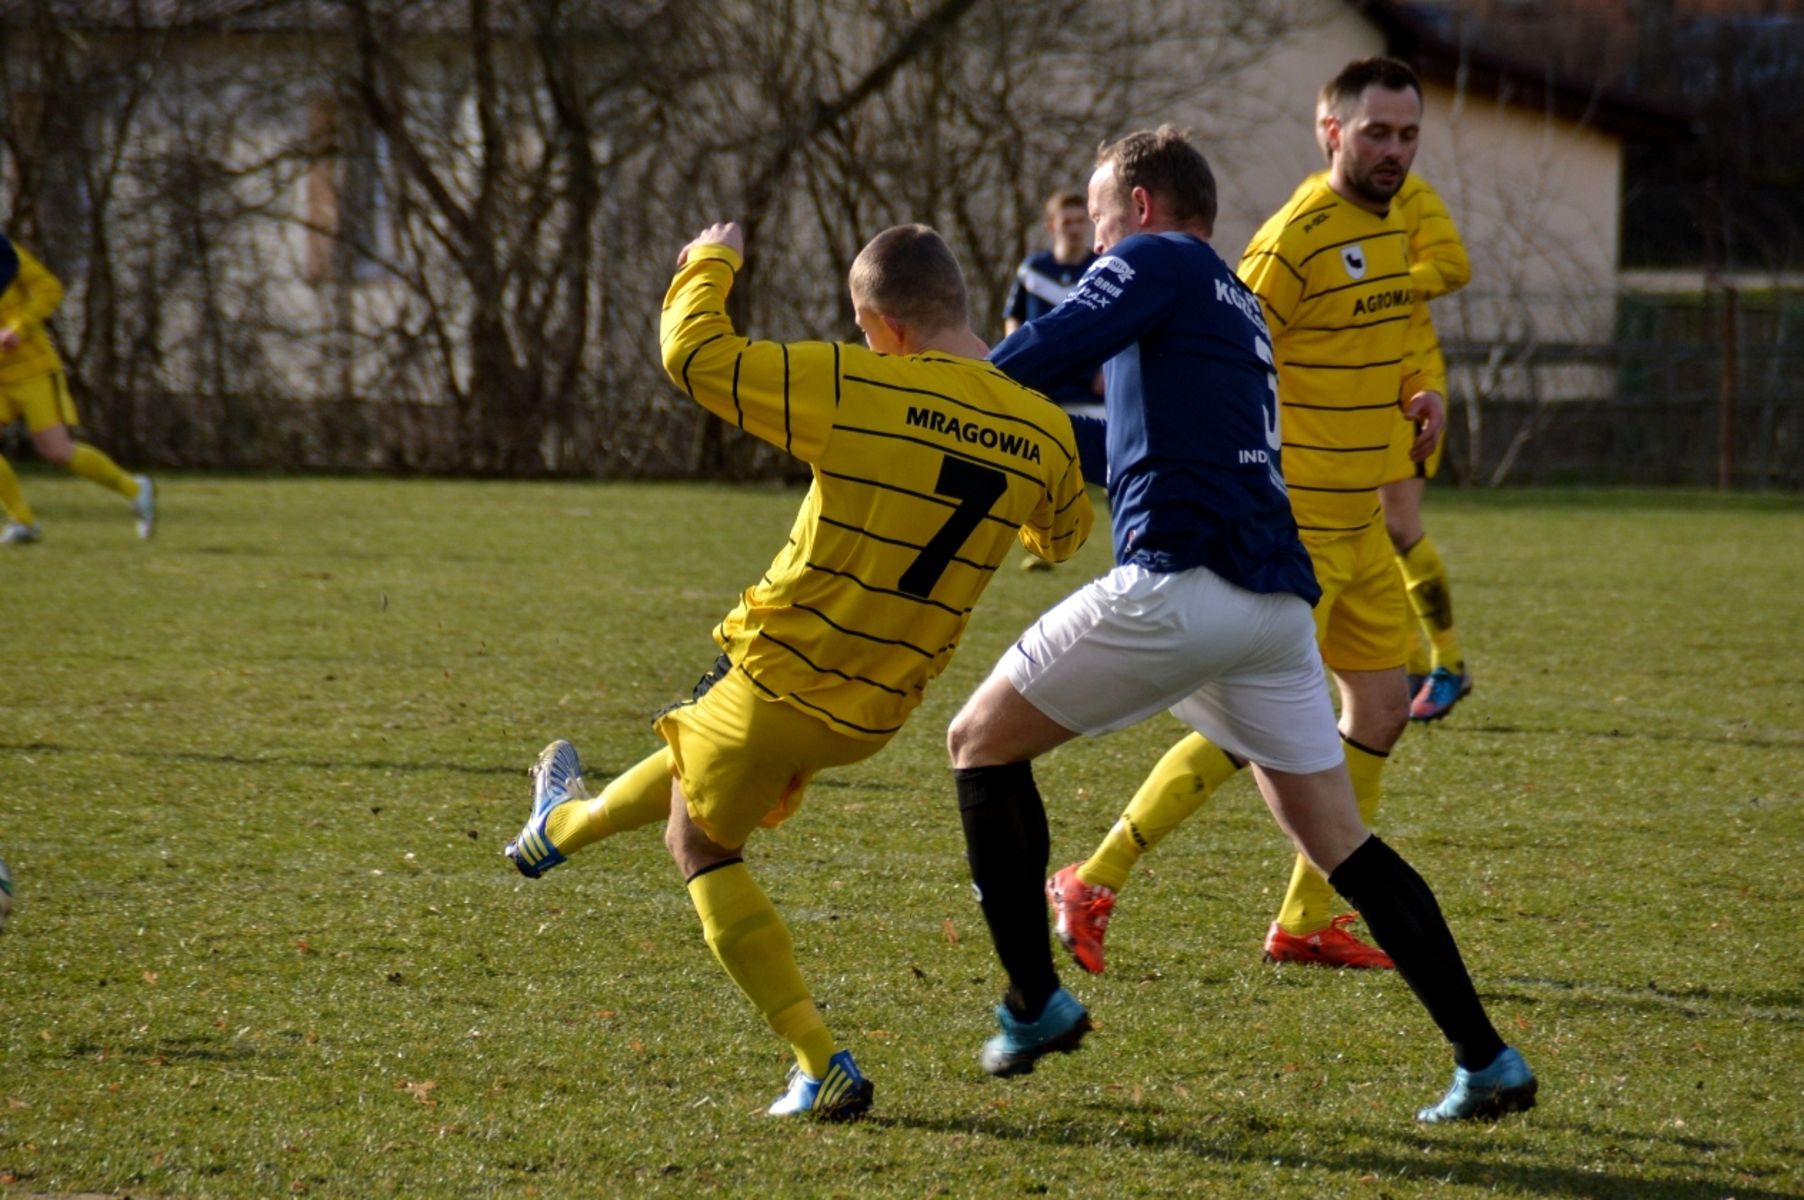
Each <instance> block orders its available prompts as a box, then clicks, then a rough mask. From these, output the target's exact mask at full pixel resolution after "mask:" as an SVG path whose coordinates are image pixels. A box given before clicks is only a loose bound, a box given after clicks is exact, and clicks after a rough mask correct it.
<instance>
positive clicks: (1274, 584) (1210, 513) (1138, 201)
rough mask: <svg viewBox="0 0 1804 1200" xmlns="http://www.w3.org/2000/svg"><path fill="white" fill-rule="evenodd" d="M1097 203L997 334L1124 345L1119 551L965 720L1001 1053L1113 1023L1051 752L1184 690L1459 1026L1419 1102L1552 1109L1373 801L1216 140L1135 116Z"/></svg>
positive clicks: (1071, 346) (1054, 370) (1102, 163)
mask: <svg viewBox="0 0 1804 1200" xmlns="http://www.w3.org/2000/svg"><path fill="white" fill-rule="evenodd" d="M1089 208H1090V215H1091V218H1092V220H1093V221H1094V222H1095V224H1096V245H1097V251H1098V253H1099V254H1100V255H1101V257H1099V258H1098V259H1097V261H1096V262H1095V263H1094V264H1093V265H1092V266H1091V268H1090V271H1089V273H1088V274H1086V275H1085V277H1084V279H1083V281H1082V282H1081V283H1080V284H1079V285H1078V287H1077V289H1076V290H1075V291H1074V292H1073V293H1072V295H1071V296H1070V297H1069V298H1068V299H1067V300H1066V302H1065V303H1064V304H1062V305H1061V306H1060V307H1059V308H1058V309H1057V310H1056V311H1054V312H1052V313H1049V314H1047V315H1046V316H1045V317H1043V318H1041V319H1040V320H1039V321H1037V322H1034V323H1032V324H1030V325H1028V326H1026V327H1024V328H1023V329H1022V330H1020V331H1019V332H1017V333H1016V334H1014V335H1013V336H1011V337H1009V338H1008V339H1006V340H1004V342H1003V343H1002V344H1001V345H1000V346H998V347H996V348H995V349H994V350H993V351H991V354H990V359H991V361H992V362H993V363H995V364H996V365H997V366H999V367H1001V368H1002V369H1003V370H1004V371H1007V372H1008V373H1009V374H1011V375H1013V376H1014V377H1016V378H1017V379H1019V380H1021V382H1023V383H1025V384H1027V385H1028V386H1030V387H1043V386H1045V384H1046V382H1047V381H1049V380H1052V379H1056V378H1058V377H1059V376H1060V374H1061V373H1062V372H1064V371H1067V370H1069V369H1070V368H1071V367H1072V366H1073V365H1074V364H1078V363H1083V362H1096V361H1106V366H1105V367H1104V374H1105V377H1106V381H1107V388H1106V404H1107V422H1106V427H1105V425H1104V423H1103V422H1099V421H1094V420H1079V421H1076V422H1074V424H1075V425H1077V426H1078V428H1077V433H1078V436H1079V444H1080V452H1081V453H1082V455H1083V465H1084V468H1085V475H1086V477H1089V478H1103V479H1105V480H1106V487H1107V490H1108V494H1109V504H1110V509H1111V516H1112V527H1113V535H1114V547H1115V559H1116V566H1115V568H1114V569H1113V570H1112V571H1110V572H1109V573H1108V574H1106V575H1104V576H1103V577H1102V578H1100V579H1097V580H1094V581H1092V582H1091V583H1089V584H1087V585H1085V586H1084V587H1083V588H1080V589H1079V590H1078V591H1077V592H1075V593H1073V594H1072V595H1071V596H1069V597H1067V598H1066V599H1065V600H1064V601H1063V602H1061V603H1060V604H1058V605H1057V606H1055V607H1054V608H1053V609H1052V610H1050V611H1049V612H1047V613H1046V614H1045V615H1044V616H1042V617H1041V618H1040V620H1039V621H1038V622H1036V623H1035V625H1034V626H1033V627H1032V628H1031V629H1029V630H1028V631H1027V632H1026V633H1024V634H1023V635H1022V636H1021V638H1020V639H1019V640H1018V641H1017V642H1016V643H1015V645H1014V646H1013V647H1011V648H1010V649H1009V650H1008V651H1007V652H1006V653H1005V654H1004V655H1003V657H1002V660H1001V661H1000V662H999V663H998V664H997V666H996V668H995V670H994V671H993V672H992V674H991V675H990V677H989V678H988V679H987V680H986V681H985V682H984V683H983V684H982V685H981V686H979V688H978V689H977V691H976V692H975V693H973V695H972V696H971V698H970V699H969V700H968V701H967V702H966V704H965V706H964V708H963V710H962V711H961V712H960V713H959V714H958V716H957V717H956V718H954V720H953V722H952V727H951V729H950V730H949V731H948V735H947V746H948V749H949V751H950V753H951V756H952V765H953V773H954V777H955V779H956V783H957V790H958V802H959V811H960V815H961V818H962V820H963V823H964V832H965V847H966V857H967V860H968V862H969V865H970V869H971V877H972V882H973V883H974V884H975V886H976V889H977V893H978V897H979V902H980V904H981V906H982V909H983V914H984V918H985V921H986V923H987V924H988V926H989V929H990V936H991V940H992V942H993V943H994V944H995V947H996V952H997V955H998V957H999V958H1000V959H1001V961H1002V964H1003V967H1004V969H1005V970H1006V971H1007V973H1008V976H1009V989H1008V992H1007V994H1006V996H1005V997H1004V1000H1003V1003H1002V1004H1000V1005H998V1006H997V1009H996V1017H997V1021H998V1024H999V1025H1000V1026H1001V1031H1000V1032H999V1033H998V1034H997V1035H996V1036H994V1037H992V1038H991V1039H990V1040H989V1041H987V1042H986V1043H985V1044H984V1047H983V1053H982V1063H983V1067H984V1069H985V1070H986V1071H989V1072H990V1073H991V1074H994V1075H1014V1074H1020V1073H1024V1072H1027V1071H1031V1070H1033V1068H1034V1064H1035V1062H1036V1061H1037V1060H1038V1059H1039V1058H1040V1057H1041V1056H1043V1055H1045V1054H1047V1053H1049V1052H1052V1051H1067V1050H1072V1049H1075V1048H1076V1047H1077V1046H1078V1044H1079V1043H1080V1042H1081V1041H1082V1039H1083V1037H1084V1034H1085V1033H1086V1032H1087V1031H1088V1030H1089V1028H1090V1022H1089V1015H1088V1013H1087V1012H1086V1011H1085V1009H1084V1006H1083V1005H1082V1004H1081V1003H1079V1002H1078V1000H1077V999H1076V997H1074V996H1073V995H1072V994H1071V993H1070V992H1069V991H1067V990H1066V989H1065V988H1063V987H1061V986H1060V984H1059V979H1058V974H1057V971H1056V970H1055V969H1054V967H1053V961H1052V951H1051V947H1050V944H1049V938H1048V931H1047V921H1046V908H1045V902H1044V900H1043V899H1042V892H1041V881H1042V880H1043V879H1044V877H1045V874H1046V866H1047V863H1048V860H1049V854H1050V834H1049V832H1048V829H1047V824H1046V811H1045V807H1044V805H1043V804H1042V802H1041V799H1040V795H1039V792H1038V790H1037V788H1036V787H1035V784H1034V778H1033V766H1032V763H1033V760H1034V759H1035V758H1036V757H1038V756H1039V755H1041V754H1043V753H1045V752H1046V751H1048V750H1051V749H1053V748H1054V747H1056V746H1059V745H1062V744H1063V743H1065V742H1067V741H1069V740H1071V739H1072V738H1074V737H1077V736H1079V735H1080V734H1081V735H1086V736H1096V735H1100V734H1103V733H1108V732H1111V731H1113V730H1116V729H1121V728H1125V727H1126V726H1129V725H1132V724H1135V723H1137V722H1139V721H1141V720H1144V719H1145V718H1147V717H1150V716H1152V715H1153V714H1155V713H1157V712H1160V711H1161V710H1169V711H1170V712H1171V713H1172V714H1173V715H1175V716H1177V717H1178V718H1179V719H1180V720H1182V721H1184V722H1185V723H1186V724H1188V725H1190V726H1191V728H1193V729H1195V730H1197V731H1198V732H1200V733H1202V734H1204V735H1205V736H1206V737H1208V738H1210V739H1211V740H1212V741H1214V742H1215V744H1216V745H1218V746H1221V747H1222V748H1223V749H1225V750H1226V751H1227V752H1228V753H1230V754H1233V755H1235V756H1236V757H1238V758H1240V759H1243V760H1245V761H1246V762H1248V763H1250V764H1251V766H1252V769H1253V774H1254V777H1255V779H1256V780H1257V782H1258V784H1259V789H1260V792H1261V793H1262V794H1263V795H1264V797H1265V800H1266V804H1267V806H1268V807H1269V808H1270V810H1271V812H1272V816H1273V817H1274V818H1275V819H1276V820H1277V822H1278V825H1279V827H1280V828H1282V829H1283V830H1284V832H1285V833H1286V834H1287V835H1288V836H1289V837H1290V838H1291V840H1292V841H1293V842H1294V843H1295V844H1296V846H1297V849H1298V850H1299V851H1300V852H1301V853H1302V854H1304V855H1305V856H1307V857H1308V859H1309V861H1310V862H1311V863H1313V864H1314V865H1315V866H1316V867H1317V868H1318V869H1319V870H1321V871H1322V873H1323V874H1324V875H1326V876H1327V877H1328V879H1329V881H1330V882H1331V883H1332V884H1333V886H1334V887H1335V888H1336V890H1338V891H1339V892H1340V893H1341V894H1342V895H1344V896H1346V897H1347V898H1348V899H1349V900H1351V901H1353V903H1354V904H1355V905H1357V906H1358V908H1359V910H1360V912H1361V913H1362V914H1364V916H1365V918H1366V921H1367V923H1368V925H1369V926H1370V927H1371V929H1372V932H1373V933H1374V935H1375V936H1376V937H1377V939H1378V941H1379V943H1380V944H1381V945H1382V946H1384V948H1385V949H1386V950H1387V951H1389V952H1390V954H1391V956H1392V958H1393V959H1394V960H1395V961H1396V965H1397V969H1398V971H1399V972H1400V973H1401V974H1402V975H1403V977H1404V979H1405V980H1407V981H1408V983H1409V985H1410V986H1411V988H1412V989H1414V991H1415V992H1416V995H1417V996H1418V997H1419V998H1420V999H1421V1001H1422V1003H1423V1005H1424V1006H1425V1007H1426V1008H1427V1009H1428V1012H1429V1015H1430V1016H1431V1017H1432V1018H1433V1019H1434V1021H1435V1023H1436V1024H1437V1025H1438V1026H1439V1027H1440V1029H1441V1031H1442V1032H1443V1033H1444V1034H1445V1035H1446V1037H1447V1039H1448V1040H1449V1041H1450V1042H1451V1043H1452V1045H1453V1052H1454V1058H1455V1064H1456V1065H1455V1070H1454V1081H1453V1085H1452V1087H1451V1088H1450V1089H1449V1090H1448V1092H1447V1093H1446V1095H1445V1096H1444V1097H1443V1098H1442V1099H1441V1100H1440V1101H1439V1102H1437V1103H1436V1104H1434V1105H1431V1106H1429V1107H1426V1108H1424V1109H1422V1110H1421V1111H1420V1112H1419V1113H1418V1114H1417V1116H1418V1118H1419V1119H1421V1120H1423V1121H1429V1122H1435V1121H1444V1120H1454V1119H1464V1118H1471V1117H1477V1116H1485V1115H1495V1114H1498V1113H1502V1112H1509V1111H1515V1110H1519V1109H1525V1108H1528V1107H1530V1106H1532V1105H1533V1103H1534V1094H1535V1089H1536V1081H1535V1077H1534V1075H1533V1073H1532V1072H1530V1070H1529V1069H1528V1066H1527V1064H1526V1063H1525V1062H1524V1061H1523V1060H1522V1057H1521V1055H1520V1054H1518V1053H1517V1052H1516V1051H1515V1050H1514V1049H1511V1048H1510V1047H1508V1046H1506V1045H1504V1043H1503V1041H1502V1039H1501V1038H1499V1037H1498V1035H1497V1031H1496V1029H1495V1028H1494V1027H1493V1026H1492V1024H1491V1022H1490V1019H1489V1018H1488V1017H1487V1016H1486V1015H1485V1011H1484V1006H1483V1005H1482V1004H1481V1003H1480V1001H1479V999H1478V994H1477V992H1476V990H1475V989H1474V988H1473V986H1472V981H1471V978H1470V976H1469V975H1468V974H1467V972H1466V968H1465V965H1464V963H1463V962H1462V961H1461V959H1460V954H1459V948H1458V946H1457V945H1456V944H1455V943H1454V940H1453V935H1452V934H1451V933H1450V932H1449V930H1448V929H1447V923H1446V921H1445V920H1444V919H1443V917H1442V916H1441V912H1440V908H1439V906H1438V905H1437V903H1436V902H1435V898H1434V894H1433V893H1432V892H1431V891H1430V890H1429V888H1428V885H1427V884H1426V883H1424V882H1423V881H1422V878H1421V876H1419V875H1417V874H1416V872H1415V871H1414V870H1413V869H1412V868H1411V867H1410V866H1409V864H1408V863H1406V862H1404V860H1403V859H1402V858H1401V857H1400V856H1399V855H1398V854H1397V853H1396V852H1395V851H1394V850H1392V849H1391V848H1390V847H1389V846H1387V845H1385V843H1384V842H1382V841H1381V840H1379V839H1378V838H1377V837H1375V836H1373V835H1372V833H1371V832H1370V830H1368V829H1367V828H1366V827H1365V824H1364V822H1363V821H1362V820H1361V819H1360V815H1359V809H1358V806H1357V804H1356V802H1355V800H1354V795H1353V787H1352V783H1351V781H1350V779H1349V776H1348V773H1347V767H1346V761H1345V756H1344V754H1343V752H1342V749H1341V745H1340V737H1339V733H1338V730H1337V729H1336V728H1335V719H1334V712H1333V707H1332V705H1331V704H1330V702H1329V698H1328V692H1327V689H1326V687H1325V686H1324V682H1323V670H1322V660H1321V654H1320V652H1319V650H1318V649H1317V647H1316V636H1315V624H1314V620H1313V617H1312V615H1311V611H1310V610H1311V605H1312V604H1313V603H1314V601H1315V600H1316V598H1317V596H1318V595H1319V594H1320V593H1319V589H1318V587H1317V585H1316V581H1315V575H1314V572H1313V569H1312V568H1311V565H1310V560H1309V557H1308V554H1307V552H1306V551H1305V550H1304V548H1303V545H1302V542H1301V540H1300V539H1299V537H1298V533H1297V526H1296V522H1295V519H1294V518H1293V517H1292V516H1291V510H1290V502H1289V496H1288V493H1287V490H1286V488H1285V483H1284V478H1283V475H1282V471H1281V463H1280V455H1279V448H1280V446H1281V444H1282V441H1281V438H1280V434H1279V427H1278V421H1279V418H1278V379H1277V375H1276V373H1275V370H1274V367H1273V360H1272V351H1271V339H1270V335H1269V333H1268V331H1267V329H1266V325H1265V321H1264V317H1263V314H1262V312H1261V310H1260V305H1259V302H1258V299H1257V298H1256V297H1255V296H1254V295H1253V293H1252V292H1250V291H1249V290H1248V289H1247V288H1246V287H1245V286H1244V285H1243V284H1242V283H1241V282H1240V281H1239V279H1238V278H1236V277H1235V275H1234V273H1233V272H1232V271H1230V270H1229V269H1228V267H1227V266H1226V265H1225V264H1224V263H1223V262H1222V261H1221V259H1220V257H1219V256H1217V255H1216V253H1215V251H1214V250H1213V249H1212V248H1211V247H1210V246H1209V243H1208V239H1209V236H1210V234H1211V233H1212V231H1213V226H1214V221H1215V181H1214V177H1213V175H1212V174H1211V173H1210V170H1209V166H1208V163H1207V162H1206V161H1205V160H1204V159H1203V156H1202V155H1201V154H1200V153H1198V151H1197V150H1196V149H1195V148H1194V147H1193V146H1191V145H1190V144H1189V142H1188V141H1186V140H1185V138H1184V136H1183V134H1181V133H1180V132H1178V131H1177V130H1175V129H1172V128H1171V127H1169V126H1165V127H1162V128H1160V129H1159V130H1157V131H1153V132H1141V133H1135V134H1130V135H1129V136H1127V137H1125V138H1123V139H1121V140H1120V141H1117V142H1114V143H1111V144H1108V145H1105V146H1104V147H1103V148H1102V149H1101V150H1100V151H1099V152H1098V155H1097V163H1096V169H1095V172H1094V173H1093V174H1092V176H1091V179H1090V190H1089ZM1436 432H1438V431H1436V430H1425V431H1424V434H1423V436H1424V437H1425V438H1427V439H1429V440H1430V441H1431V440H1432V437H1433V435H1434V433H1436ZM1099 459H1100V463H1099Z"/></svg>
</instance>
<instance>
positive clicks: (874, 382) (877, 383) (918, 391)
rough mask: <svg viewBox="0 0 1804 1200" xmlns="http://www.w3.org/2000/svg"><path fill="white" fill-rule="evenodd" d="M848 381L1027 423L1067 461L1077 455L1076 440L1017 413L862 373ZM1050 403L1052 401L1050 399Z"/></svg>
mask: <svg viewBox="0 0 1804 1200" xmlns="http://www.w3.org/2000/svg"><path fill="white" fill-rule="evenodd" d="M941 361H944V360H941ZM995 373H996V374H997V375H998V376H1000V377H1001V378H1003V379H1008V376H1007V375H1004V374H1002V372H1000V371H997V372H995ZM846 382H847V383H863V384H868V385H869V386H871V387H874V388H882V389H883V390H884V391H888V392H902V393H904V394H906V395H910V396H931V397H933V398H934V399H935V400H944V401H945V402H946V403H947V404H952V405H956V406H958V407H959V408H962V409H965V410H966V411H967V412H974V413H976V414H978V415H979V416H983V417H991V418H993V419H995V420H998V421H1012V422H1014V423H1015V424H1017V425H1025V426H1027V427H1028V428H1029V429H1031V430H1033V431H1034V432H1035V433H1037V434H1039V435H1040V436H1042V437H1044V438H1045V439H1046V440H1047V441H1049V442H1051V443H1052V444H1053V445H1054V446H1057V447H1058V448H1059V449H1060V450H1061V451H1062V452H1063V453H1064V455H1065V459H1066V461H1070V460H1072V459H1075V458H1076V457H1077V445H1076V443H1075V442H1073V444H1072V445H1070V446H1066V445H1065V444H1064V443H1063V442H1061V441H1059V439H1058V438H1057V437H1055V436H1054V435H1053V433H1052V431H1051V430H1049V429H1045V428H1042V427H1041V426H1039V425H1037V424H1035V423H1034V422H1033V421H1030V420H1028V419H1027V418H1026V417H1018V416H1016V415H1015V414H1013V413H1008V412H996V411H994V410H992V409H988V408H979V407H978V406H977V405H975V404H970V403H967V402H966V401H963V400H960V399H958V398H957V397H956V396H948V395H946V394H945V393H944V392H935V391H930V390H928V389H927V388H912V387H903V386H902V385H901V384H899V383H885V382H884V381H883V380H881V379H866V378H865V377H864V376H862V375H848V376H846ZM1009 382H1010V383H1014V384H1015V386H1016V387H1021V385H1020V384H1018V383H1015V381H1014V380H1012V379H1009ZM1021 390H1022V391H1027V389H1026V388H1021ZM1032 394H1033V395H1038V394H1039V393H1037V392H1035V393H1032ZM1049 403H1050V401H1049ZM936 446H937V443H936Z"/></svg>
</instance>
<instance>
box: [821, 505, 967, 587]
mask: <svg viewBox="0 0 1804 1200" xmlns="http://www.w3.org/2000/svg"><path fill="white" fill-rule="evenodd" d="M947 507H948V508H956V507H957V505H948V506H947ZM819 520H820V523H821V524H822V525H831V526H833V527H834V528H835V529H843V530H845V531H846V532H847V533H854V534H857V535H858V536H859V537H861V538H868V539H870V540H871V541H873V542H882V543H883V544H884V545H886V546H902V547H905V548H906V549H909V550H923V549H925V548H926V546H925V544H924V543H922V542H909V541H904V540H903V539H901V538H891V537H884V536H883V535H882V534H880V533H872V532H871V531H870V530H868V529H865V528H863V527H861V526H858V525H850V524H847V523H846V522H845V521H835V520H834V519H833V518H832V517H829V516H827V515H826V514H825V513H822V514H821V516H820V518H819ZM952 561H953V562H955V563H961V564H963V565H964V566H967V567H970V568H971V569H972V570H975V571H994V570H995V569H996V568H995V566H994V565H989V566H986V565H984V564H983V563H980V562H978V561H976V560H975V559H970V558H961V557H959V556H958V555H956V554H954V555H953V556H952Z"/></svg>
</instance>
